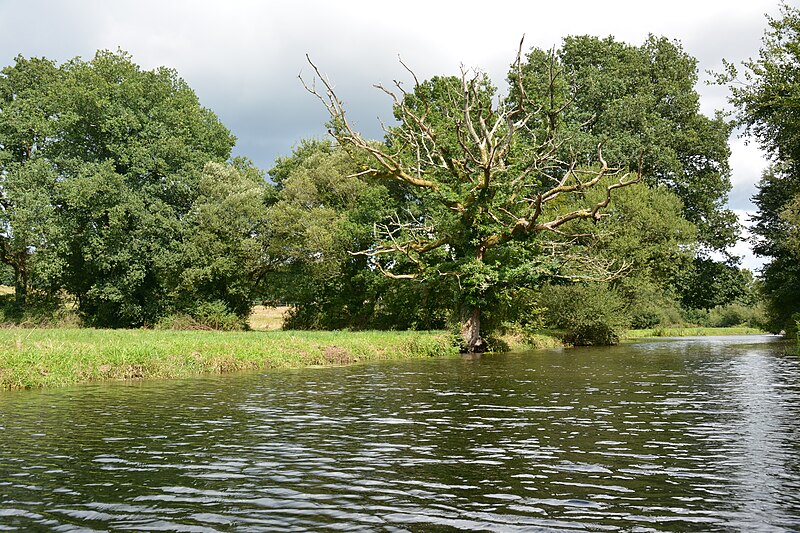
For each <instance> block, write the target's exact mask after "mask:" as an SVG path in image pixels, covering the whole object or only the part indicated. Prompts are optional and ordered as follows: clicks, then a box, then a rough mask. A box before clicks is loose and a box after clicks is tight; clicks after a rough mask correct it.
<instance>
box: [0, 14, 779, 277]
mask: <svg viewBox="0 0 800 533" xmlns="http://www.w3.org/2000/svg"><path fill="white" fill-rule="evenodd" d="M767 13H768V14H771V15H773V16H774V15H778V13H779V6H778V1H777V0H672V1H670V2H647V1H642V0H605V1H596V0H595V1H589V0H558V1H555V2H553V1H548V2H543V1H536V0H528V1H524V2H523V1H516V2H515V1H508V0H489V1H482V2H473V1H460V2H450V1H447V2H444V1H441V2H436V1H434V0H425V1H422V0H404V1H403V2H391V3H389V2H381V1H378V0H372V1H347V0H339V1H331V0H328V1H326V2H317V1H304V0H295V1H292V2H270V1H256V0H224V1H223V0H217V1H205V0H158V1H153V0H60V1H57V0H49V1H48V0H0V65H9V64H12V63H13V61H14V57H16V56H17V55H18V54H22V55H23V56H26V57H29V56H45V57H47V58H50V59H53V60H56V61H58V62H62V61H65V60H67V59H71V58H73V57H76V56H81V57H83V58H84V59H91V57H92V56H93V55H94V53H95V51H96V50H98V49H110V50H116V49H117V48H122V49H123V50H126V51H128V52H130V53H131V54H132V55H133V59H134V61H135V62H137V63H138V64H140V65H141V66H142V67H144V68H147V69H151V68H155V67H158V66H162V65H164V66H168V67H171V68H174V69H176V70H177V71H178V73H179V74H180V75H181V77H183V78H184V79H185V80H186V81H187V82H188V83H189V85H190V86H191V87H192V88H193V89H194V90H195V91H196V92H197V94H198V96H199V98H200V101H201V102H202V104H203V105H204V106H206V107H208V108H210V109H212V110H213V111H214V112H216V113H217V115H219V117H220V119H221V120H222V122H223V123H224V124H225V125H226V126H227V127H228V128H230V129H231V130H232V131H233V133H234V134H235V135H236V137H237V138H238V143H237V148H236V154H237V155H246V156H248V157H250V158H251V159H252V160H253V161H255V162H256V164H257V165H258V166H260V167H261V168H263V169H265V170H266V169H269V168H270V167H271V166H272V163H273V161H274V160H275V158H276V157H277V156H280V155H288V154H290V153H291V150H292V147H293V146H295V145H296V144H297V143H298V142H299V141H300V140H301V139H303V138H306V137H323V136H324V135H325V131H324V128H323V126H322V125H323V123H324V122H325V120H326V114H325V110H324V108H322V106H321V104H320V103H319V101H317V100H315V99H314V98H313V97H311V96H310V95H309V94H308V93H306V92H305V91H304V90H303V88H302V86H301V85H300V82H299V80H298V79H297V76H298V74H299V73H301V72H304V73H305V74H306V75H308V74H309V68H308V66H307V64H306V63H305V54H306V53H308V54H310V55H311V57H312V58H313V59H314V61H315V62H316V63H317V65H318V66H319V67H320V69H321V70H322V71H323V72H324V73H325V74H327V75H328V77H329V78H330V79H331V80H332V81H333V82H334V84H335V85H336V88H337V92H338V93H339V96H340V97H341V98H342V99H343V100H344V101H345V104H346V106H347V108H348V111H349V112H350V113H351V116H352V118H353V119H354V121H355V123H356V125H357V126H358V127H359V128H360V129H361V130H362V131H363V132H364V133H365V134H366V135H368V136H372V137H376V138H377V137H380V126H379V122H378V119H379V117H380V118H384V119H389V118H391V110H390V104H389V102H388V100H387V98H386V97H385V95H383V94H382V93H380V92H379V91H377V90H375V89H374V88H373V87H372V85H373V84H374V83H378V82H383V83H386V84H388V83H391V81H392V80H393V79H398V78H400V79H404V78H405V77H406V76H405V73H404V70H403V69H402V67H401V66H400V65H399V63H398V61H397V57H398V55H400V56H402V58H403V61H404V62H406V63H407V64H408V65H410V66H411V67H412V68H413V69H414V70H415V72H416V73H417V74H418V76H420V77H421V78H426V77H430V76H432V75H437V74H454V73H457V72H458V68H459V65H461V64H464V65H466V66H467V67H480V68H482V69H483V70H485V71H487V72H488V73H489V74H490V75H491V77H492V79H493V80H494V81H495V83H497V84H500V85H502V82H503V79H504V78H505V74H506V72H507V70H508V65H509V64H510V63H511V62H512V60H513V58H514V54H515V52H516V47H517V45H518V43H519V39H520V37H521V36H522V35H523V34H524V35H525V36H526V37H525V39H526V43H527V45H528V46H536V47H540V48H550V47H552V46H557V45H558V44H559V43H560V41H561V39H562V38H563V37H564V36H566V35H581V34H590V35H598V36H603V37H605V36H608V35H613V36H614V37H616V38H617V39H618V40H622V41H625V42H628V43H631V44H637V45H638V44H641V43H642V42H643V41H644V40H645V39H646V38H647V35H648V34H650V33H652V34H655V35H659V36H660V35H663V36H666V37H669V38H671V39H677V40H678V41H680V42H681V43H682V44H683V47H684V50H685V51H686V52H688V53H689V54H691V55H692V56H694V57H696V58H697V59H698V61H699V70H700V78H701V83H700V84H699V85H698V86H697V90H698V92H699V93H700V94H701V111H702V112H704V113H706V114H708V115H713V113H714V111H715V110H717V109H723V108H727V103H726V92H725V90H724V89H722V88H720V87H714V86H707V85H706V84H705V83H703V81H704V80H706V79H708V76H707V75H706V74H705V72H706V71H708V70H717V71H719V70H721V66H722V58H725V59H727V60H729V61H733V62H740V61H742V60H745V59H747V58H749V57H755V56H757V54H758V49H759V46H760V44H761V36H762V34H763V32H764V29H765V28H766V19H765V17H764V15H765V14H767ZM731 148H732V150H733V156H732V158H731V164H732V166H733V183H734V189H733V191H732V193H731V200H730V206H731V208H732V209H734V210H736V211H737V213H738V214H739V215H740V217H741V218H742V219H744V218H746V212H748V211H752V210H753V206H752V204H751V203H750V197H751V196H752V194H753V193H754V191H755V188H754V185H755V183H756V182H757V181H758V178H759V177H760V174H761V171H762V169H763V168H764V166H765V162H764V158H763V157H762V155H761V153H760V152H759V150H758V148H757V147H756V146H754V145H752V144H750V145H747V144H746V143H745V140H744V139H740V138H736V137H734V138H732V139H731ZM736 251H737V252H738V253H739V254H744V255H745V262H744V264H745V266H749V267H751V268H755V267H757V266H758V265H760V261H759V260H758V259H756V258H753V257H752V255H751V254H750V253H749V250H748V247H747V245H745V244H741V245H740V246H738V247H737V248H736Z"/></svg>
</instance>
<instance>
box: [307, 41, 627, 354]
mask: <svg viewBox="0 0 800 533" xmlns="http://www.w3.org/2000/svg"><path fill="white" fill-rule="evenodd" d="M521 52H522V42H520V47H519V50H518V52H517V57H516V61H515V62H514V64H513V66H512V69H513V70H512V76H510V78H511V79H512V80H516V81H513V83H517V84H518V86H517V87H516V90H515V91H513V94H514V97H513V98H512V97H497V96H496V95H495V94H494V89H493V88H492V86H491V84H490V83H489V80H488V78H487V76H486V75H485V74H484V73H482V72H480V71H474V70H467V69H465V68H463V67H462V69H461V73H460V76H455V77H436V78H432V79H430V80H427V81H423V82H420V81H419V79H418V78H417V77H416V75H415V74H414V72H413V71H412V70H411V69H409V68H408V67H407V66H406V65H405V64H404V63H403V62H402V60H401V61H400V63H401V65H402V66H403V67H404V68H405V69H406V70H407V72H408V73H409V74H410V76H411V77H412V78H413V89H412V90H406V89H405V88H404V86H403V84H402V83H400V82H397V81H395V82H394V87H393V88H387V87H385V86H382V85H377V86H376V87H377V88H378V89H380V90H381V91H383V92H384V93H386V94H387V95H388V96H389V97H390V98H391V99H392V102H393V109H394V115H395V118H396V120H397V125H394V126H384V130H385V132H386V139H385V142H383V143H381V142H376V141H372V140H368V139H365V138H364V137H362V135H361V134H360V133H359V132H358V131H356V130H355V129H354V128H353V126H352V125H351V122H350V120H349V118H348V115H347V112H346V110H345V107H344V104H343V102H342V100H341V99H340V98H339V96H338V95H337V93H336V91H335V89H334V85H333V84H332V83H331V82H330V80H328V79H327V78H326V77H324V76H323V75H322V74H321V73H320V71H319V69H318V68H317V66H316V65H315V64H314V63H313V62H312V61H311V59H310V58H309V59H308V61H309V63H310V65H311V67H312V68H313V70H314V72H315V78H314V81H313V82H310V83H308V82H306V81H303V85H304V86H305V88H306V89H307V90H308V91H309V92H311V93H312V94H313V95H315V96H316V97H317V98H319V99H320V100H321V101H322V102H323V104H324V105H325V106H326V108H327V110H328V112H329V114H330V118H331V120H330V130H329V131H330V133H331V135H332V136H333V137H334V138H335V139H336V141H337V142H338V143H339V145H340V146H341V147H343V148H344V149H345V150H347V151H348V152H349V153H351V155H352V156H353V157H354V159H356V160H357V161H358V162H359V165H360V168H361V171H360V172H359V174H358V175H361V176H365V177H367V176H368V177H371V178H373V179H376V180H388V181H394V182H398V183H400V184H402V187H405V188H406V189H407V190H408V191H409V196H410V197H411V198H413V200H412V201H411V202H410V207H409V209H407V210H406V211H405V212H403V213H397V214H396V215H395V217H393V219H392V220H390V221H386V223H384V224H381V225H379V226H378V225H376V227H375V237H376V241H375V244H374V246H372V247H371V248H370V249H368V250H360V251H357V252H355V253H359V254H364V255H367V256H369V257H370V258H371V260H372V264H373V265H374V267H375V268H376V269H379V270H380V271H381V272H383V274H385V275H386V276H388V277H391V278H397V279H422V278H430V277H431V276H452V277H453V278H455V279H456V280H457V283H458V292H459V302H458V307H459V309H458V312H459V316H460V324H461V325H460V330H461V336H462V338H463V349H464V350H465V351H468V352H479V351H482V350H484V349H485V347H486V344H485V341H484V339H483V338H482V335H481V313H482V311H483V310H484V308H485V306H486V305H488V303H489V298H488V295H489V294H490V293H491V292H492V290H493V289H494V288H496V285H497V284H498V283H499V282H500V280H501V279H503V280H504V281H503V283H508V281H509V279H508V278H509V276H508V275H504V273H503V272H502V270H503V268H504V262H503V259H502V258H503V257H507V253H506V254H498V253H496V252H497V251H499V250H505V252H508V248H509V247H513V246H515V245H519V243H525V242H529V241H536V242H537V243H539V244H540V249H541V250H542V253H546V252H545V249H550V250H552V253H553V254H557V255H558V257H559V259H560V260H562V262H570V261H572V262H573V263H579V264H581V265H582V267H581V268H582V269H583V271H584V273H586V277H590V278H593V279H602V278H606V279H609V278H611V277H613V276H615V275H619V273H620V272H622V271H623V270H624V269H625V265H620V263H619V262H602V261H600V260H599V259H595V258H592V257H588V256H586V255H581V254H577V256H575V254H574V249H573V248H571V247H570V246H569V242H571V241H570V238H569V236H568V232H567V231H565V229H566V228H567V227H568V226H569V223H570V222H572V221H576V220H581V219H594V220H599V219H600V218H601V217H602V216H603V209H604V208H606V207H607V206H608V205H609V202H610V201H611V197H612V193H613V191H614V190H616V189H619V188H621V187H626V186H629V185H631V184H633V183H636V182H638V181H639V180H640V175H639V173H638V172H630V171H626V170H624V169H621V168H617V167H612V166H610V165H609V164H607V163H606V161H605V160H604V159H603V154H602V150H601V148H600V147H598V150H597V160H596V161H595V162H593V163H591V164H585V165H579V164H578V162H577V161H574V160H572V161H571V160H565V158H564V157H562V156H560V154H563V153H565V152H567V150H565V148H566V144H565V143H568V139H567V138H565V137H564V135H563V134H562V133H561V131H560V130H559V120H558V117H559V116H560V115H561V114H562V113H563V112H564V110H565V108H566V106H568V105H570V102H567V103H562V104H559V105H556V103H555V102H556V99H555V98H552V92H554V91H555V90H556V89H555V87H556V84H557V83H558V82H560V81H562V80H563V78H562V76H563V72H561V70H560V69H559V68H558V63H557V59H556V58H555V57H554V54H551V57H550V68H549V69H548V71H549V72H548V74H547V76H548V77H549V79H548V80H546V82H547V84H549V87H550V91H551V95H550V96H551V97H548V95H545V96H544V97H542V96H539V97H537V98H534V97H531V96H529V95H528V93H527V92H526V90H525V87H524V86H523V83H522V81H521V80H522V79H523V76H522V75H521V66H522V65H521V57H522V53H521ZM514 73H517V74H519V75H516V76H514V75H513V74H514ZM301 80H302V78H301ZM317 80H319V83H320V84H321V85H319V86H318V85H317ZM596 187H604V188H605V194H604V195H603V197H602V199H601V200H600V201H595V202H593V203H588V202H587V201H585V200H584V199H583V193H584V192H585V191H587V190H588V189H591V188H596ZM545 236H551V237H554V238H552V239H549V238H548V237H545ZM545 241H547V242H545ZM571 255H572V256H571Z"/></svg>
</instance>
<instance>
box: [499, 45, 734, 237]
mask: <svg viewBox="0 0 800 533" xmlns="http://www.w3.org/2000/svg"><path fill="white" fill-rule="evenodd" d="M553 53H554V54H555V56H556V60H557V65H555V67H554V66H553V65H552V64H551V61H550V59H549V57H550V55H551V54H548V53H547V52H545V51H542V50H538V49H533V50H531V51H530V52H529V53H528V56H527V58H528V61H527V62H526V63H525V64H524V65H523V68H522V69H521V73H520V75H521V77H522V83H521V84H519V83H517V81H516V79H517V73H516V71H515V70H513V69H512V71H511V72H510V74H509V79H510V81H511V88H512V93H514V91H517V90H518V89H520V88H521V89H524V90H525V91H527V92H528V93H529V94H536V95H540V97H545V96H546V95H547V93H548V92H552V99H553V100H552V104H551V105H550V109H551V111H550V113H549V115H548V116H547V121H546V127H547V128H549V129H554V128H559V129H560V130H561V131H562V135H563V136H564V137H565V138H566V139H568V141H567V142H564V144H563V148H562V150H561V152H562V158H563V159H564V160H571V159H573V158H574V159H577V160H579V161H589V160H591V158H593V157H594V155H595V153H596V147H597V145H598V144H600V143H602V146H603V154H604V155H605V157H606V158H607V159H608V160H609V161H618V162H621V163H623V164H627V165H628V166H632V167H635V166H637V165H638V162H639V161H640V160H641V163H642V170H643V178H644V180H645V182H646V183H647V184H648V185H650V186H655V185H660V186H663V187H666V188H668V189H669V190H671V191H673V192H674V193H676V194H677V195H678V197H679V198H680V199H681V201H682V203H683V216H684V218H686V219H687V220H688V221H690V222H691V223H692V224H694V225H695V226H697V228H698V230H699V235H698V237H699V240H700V242H701V243H702V244H703V245H705V246H706V247H709V248H713V249H717V250H724V249H725V248H727V247H728V246H731V245H732V244H733V243H734V242H735V240H736V235H737V229H738V227H737V224H736V217H735V215H734V214H733V213H732V212H731V211H730V210H729V209H727V208H726V207H725V203H726V201H727V195H728V192H729V191H730V188H731V183H730V167H729V165H728V157H729V155H730V150H729V148H728V144H727V139H728V135H729V133H730V126H729V125H728V124H727V123H726V122H725V121H724V120H723V118H722V117H721V116H717V117H715V118H708V117H706V116H705V115H703V114H701V113H700V111H699V109H700V105H699V95H698V93H697V91H696V90H695V89H694V87H695V85H696V83H697V61H696V60H695V59H694V58H693V57H691V56H689V55H688V54H686V52H684V51H683V49H682V48H681V46H680V44H679V43H677V42H675V41H670V40H668V39H666V38H663V37H660V38H659V37H654V36H650V37H649V38H648V39H647V40H646V41H645V42H644V44H642V45H641V46H634V45H629V44H626V43H622V42H619V41H616V40H615V39H614V38H613V37H607V38H604V39H603V38H598V37H592V36H571V37H567V38H565V39H564V41H563V44H562V46H561V47H560V48H559V49H557V50H555V51H554V52H553ZM552 68H559V69H561V70H562V71H563V72H564V73H565V74H564V76H563V77H562V79H560V80H557V81H558V83H557V84H556V85H555V86H554V87H550V85H549V84H550V81H549V78H548V76H547V72H548V70H549V69H552ZM544 126H545V125H543V127H542V128H540V129H539V130H537V132H536V133H537V134H538V136H539V137H541V135H542V134H543V133H542V129H544Z"/></svg>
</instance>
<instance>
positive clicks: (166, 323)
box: [156, 300, 247, 331]
mask: <svg viewBox="0 0 800 533" xmlns="http://www.w3.org/2000/svg"><path fill="white" fill-rule="evenodd" d="M156 328H157V329H171V330H198V329H199V330H219V331H240V330H243V329H247V324H246V323H245V322H244V320H243V319H242V318H241V317H239V316H237V315H236V314H235V313H233V312H231V310H230V309H229V307H228V305H227V303H226V302H223V301H221V300H216V301H213V302H203V301H201V302H200V303H198V304H196V305H195V306H194V308H192V309H191V310H189V311H188V312H185V313H178V314H173V315H169V316H165V317H163V318H161V319H160V320H159V321H158V323H157V324H156Z"/></svg>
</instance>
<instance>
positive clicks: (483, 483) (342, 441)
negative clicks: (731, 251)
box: [0, 336, 800, 532]
mask: <svg viewBox="0 0 800 533" xmlns="http://www.w3.org/2000/svg"><path fill="white" fill-rule="evenodd" d="M0 530H18V531H48V530H52V531H92V530H97V531H105V530H115V531H124V530H128V531H197V532H206V531H208V532H212V531H304V530H314V531H330V530H345V531H449V530H477V531H533V532H544V531H626V532H627V531H634V532H652V531H743V532H745V531H746V532H750V531H776V532H777V531H792V530H800V361H799V360H798V356H797V355H796V354H792V353H791V348H790V347H789V346H788V345H786V344H784V343H781V342H779V341H776V339H775V338H772V337H766V336H751V337H727V338H725V337H718V338H690V339H678V340H674V339H670V340H662V341H657V342H647V341H642V342H637V343H635V344H627V345H623V346H619V347H614V348H587V349H574V350H553V351H539V352H530V353H518V354H508V355H501V356H486V357H483V358H481V359H477V360H469V359H430V360H424V361H409V362H397V363H382V364H371V365H361V366H351V367H343V368H326V369H307V370H297V371H280V372H275V371H272V372H269V373H260V374H247V375H236V376H221V377H213V378H202V379H193V380H185V381H170V382H147V383H138V384H115V385H91V386H83V387H75V388H69V389H58V390H45V391H21V392H14V393H1V394H0Z"/></svg>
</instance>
